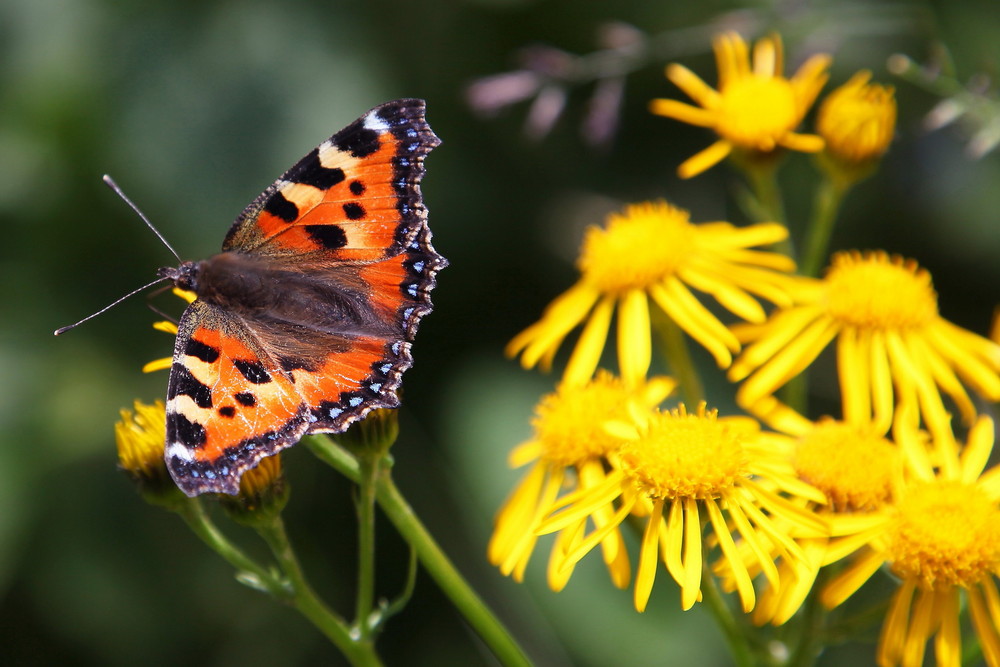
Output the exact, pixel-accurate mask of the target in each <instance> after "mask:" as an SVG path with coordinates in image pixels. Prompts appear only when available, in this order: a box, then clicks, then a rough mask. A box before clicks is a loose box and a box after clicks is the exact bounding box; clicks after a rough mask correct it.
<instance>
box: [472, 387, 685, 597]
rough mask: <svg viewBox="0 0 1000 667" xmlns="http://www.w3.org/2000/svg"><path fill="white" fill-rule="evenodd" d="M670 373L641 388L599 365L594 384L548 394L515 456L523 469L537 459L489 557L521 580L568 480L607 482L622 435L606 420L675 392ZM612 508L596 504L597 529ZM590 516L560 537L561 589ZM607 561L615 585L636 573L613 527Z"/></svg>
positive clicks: (551, 576) (552, 582) (553, 578)
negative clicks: (567, 559) (565, 564)
mask: <svg viewBox="0 0 1000 667" xmlns="http://www.w3.org/2000/svg"><path fill="white" fill-rule="evenodd" d="M675 385H676V383H675V382H674V381H673V380H671V379H669V378H664V377H660V378H652V379H651V380H650V381H649V382H648V383H646V384H644V385H643V386H642V387H641V388H637V387H628V388H627V387H626V386H625V384H624V383H623V382H622V381H621V380H619V379H617V378H614V377H612V376H611V374H610V373H607V372H606V371H599V372H598V373H597V375H596V377H595V378H594V379H593V380H592V381H591V382H589V383H588V384H585V385H581V386H576V385H570V384H566V383H563V384H562V385H560V386H559V388H558V390H557V391H556V392H555V393H554V394H549V395H547V396H545V397H544V398H542V400H541V402H540V403H539V405H538V407H537V408H536V417H535V420H534V428H535V435H534V437H533V438H532V439H531V440H528V441H527V442H525V443H523V444H521V445H520V446H519V447H517V448H516V449H515V450H514V451H513V452H511V455H510V463H511V465H512V466H514V467H519V466H522V465H525V464H527V463H530V462H532V461H533V462H534V464H533V465H532V467H531V469H530V470H529V471H528V473H527V474H526V475H525V476H524V478H523V479H522V480H521V482H520V484H519V485H518V487H517V488H516V489H515V490H514V492H513V493H512V494H511V496H510V498H509V499H508V500H507V502H506V503H504V506H503V507H502V508H501V509H500V511H499V512H498V513H497V517H496V523H495V528H494V531H493V537H492V538H491V539H490V544H489V560H490V563H492V564H493V565H496V566H498V567H499V568H500V571H501V572H503V574H505V575H513V577H514V579H515V580H516V581H522V580H523V579H524V570H525V568H526V567H527V565H528V559H529V558H530V557H531V553H532V550H533V549H534V546H535V542H536V540H537V536H536V534H535V528H536V527H537V525H538V523H539V521H540V520H541V519H542V517H544V516H545V515H546V514H548V513H549V510H550V508H551V505H552V503H553V502H554V501H555V500H556V498H557V496H558V494H559V493H560V491H561V490H562V489H563V488H564V487H565V486H567V485H570V486H576V487H578V488H580V489H589V488H591V487H594V486H596V485H598V484H600V483H602V482H603V481H604V477H605V461H606V457H607V456H608V454H609V453H610V452H613V451H614V449H616V448H617V446H618V440H617V439H615V438H613V437H612V436H610V435H609V434H608V433H607V432H606V431H605V430H604V427H603V426H604V423H605V422H607V421H608V420H610V419H613V418H616V417H617V418H622V417H623V416H624V415H623V413H624V410H625V406H626V405H627V404H628V403H630V402H633V401H634V402H637V403H638V404H640V405H642V406H644V407H652V406H654V405H657V404H659V403H660V402H661V401H662V400H663V399H664V398H666V397H667V395H668V394H669V393H670V392H671V391H673V389H674V387H675ZM613 514H614V511H613V509H612V508H611V506H610V504H608V505H607V506H606V507H603V508H601V507H599V508H596V509H594V511H593V513H592V519H593V521H594V522H595V524H596V525H597V526H598V527H599V528H603V527H604V526H606V525H607V524H608V521H609V520H610V518H611V516H612V515H613ZM585 524H586V517H583V518H581V519H580V521H579V522H577V523H576V524H574V525H570V526H567V528H566V529H564V530H562V531H561V532H560V534H559V536H558V537H557V538H556V544H555V545H554V546H553V549H552V558H551V559H550V567H549V572H548V582H549V587H550V588H552V590H555V591H559V590H562V588H563V586H565V585H566V582H567V581H568V580H569V577H570V575H571V574H572V568H566V569H562V568H558V567H555V566H556V565H561V563H562V554H564V553H565V552H566V551H568V550H571V549H572V548H575V546H576V545H577V544H578V543H579V540H580V536H581V534H582V531H583V529H584V527H585ZM601 548H602V550H603V552H604V559H605V562H606V563H607V565H608V570H609V571H610V573H611V579H612V581H613V582H614V584H615V585H616V586H618V587H619V588H624V587H625V586H627V585H628V582H629V579H630V578H631V569H630V566H629V561H628V554H627V553H626V551H625V545H624V542H623V541H622V537H621V534H620V533H619V532H618V530H617V529H615V530H613V531H611V532H610V533H609V534H608V535H607V536H606V537H605V538H604V539H603V540H602V541H601Z"/></svg>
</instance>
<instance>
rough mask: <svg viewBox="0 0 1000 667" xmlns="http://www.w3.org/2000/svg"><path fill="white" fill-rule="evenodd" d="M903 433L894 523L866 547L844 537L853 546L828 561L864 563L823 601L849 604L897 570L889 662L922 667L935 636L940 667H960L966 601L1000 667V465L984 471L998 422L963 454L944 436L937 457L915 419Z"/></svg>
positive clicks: (982, 428)
mask: <svg viewBox="0 0 1000 667" xmlns="http://www.w3.org/2000/svg"><path fill="white" fill-rule="evenodd" d="M895 435H896V442H897V443H898V445H899V446H900V448H901V449H902V450H903V451H904V452H905V454H906V455H905V457H904V460H905V462H906V467H907V472H908V475H907V476H906V477H905V478H904V480H905V481H903V482H902V483H900V484H898V485H897V486H896V488H895V489H894V490H893V498H892V502H891V504H889V505H888V506H887V507H886V508H885V510H884V514H885V517H886V520H885V521H884V523H883V524H882V525H881V527H880V529H879V530H877V531H876V532H875V533H874V535H869V536H868V539H867V540H865V541H864V542H862V543H860V544H859V540H858V536H851V537H845V538H843V542H844V543H845V544H843V545H837V544H836V543H834V544H833V545H832V547H831V549H830V552H829V553H828V557H827V562H833V561H834V560H836V559H837V558H840V557H843V556H846V555H848V554H855V556H854V559H853V561H852V562H851V563H850V564H849V565H848V567H847V568H846V569H844V570H843V571H842V572H841V573H840V574H839V575H838V576H837V577H836V578H835V579H834V580H833V581H831V582H830V584H829V585H828V586H827V587H826V588H825V589H824V590H823V592H822V595H821V600H822V602H823V603H824V604H825V605H826V606H827V607H831V608H832V607H835V606H837V605H839V604H841V603H842V602H844V601H845V600H846V599H847V598H849V597H850V596H851V595H853V594H854V592H855V591H857V590H858V589H859V588H860V587H861V585H862V584H864V583H865V582H866V581H868V579H869V578H871V577H872V576H873V575H874V574H875V573H876V572H878V571H879V570H880V569H882V568H883V566H887V567H888V569H889V570H890V571H891V572H892V574H893V575H894V576H895V577H896V578H897V579H898V580H899V588H898V590H897V591H896V593H895V594H894V595H893V598H892V601H891V602H890V604H889V611H888V614H887V616H886V620H885V622H884V623H883V625H882V633H881V637H880V639H879V646H878V654H877V661H878V664H879V665H881V666H882V667H890V666H892V665H903V666H904V667H919V666H920V665H922V664H924V652H925V650H926V644H927V642H928V641H930V640H931V639H933V640H934V652H935V656H936V658H937V664H938V665H944V666H948V667H959V665H961V664H962V638H961V632H960V618H959V616H960V611H961V609H962V608H963V607H964V606H966V605H963V604H962V598H965V601H966V603H967V607H968V609H969V612H970V615H971V621H972V628H973V630H974V632H975V633H976V635H977V636H978V639H979V644H980V647H981V649H982V653H983V658H984V659H985V661H986V663H987V664H988V665H991V667H997V666H998V665H1000V592H998V590H997V582H996V579H997V577H998V576H1000V466H994V467H993V468H991V469H990V470H989V471H987V472H986V473H983V469H984V468H985V466H986V463H987V461H988V460H989V458H990V453H991V451H992V449H993V439H994V426H993V421H992V420H991V419H989V418H988V417H981V418H980V419H979V420H978V421H977V422H976V423H975V425H974V426H973V427H972V429H971V430H970V432H969V437H968V443H967V444H966V445H965V447H963V448H960V447H959V445H958V444H957V443H956V442H955V439H954V436H953V435H952V434H951V432H950V430H949V431H948V432H947V433H940V434H937V435H936V436H935V440H936V441H937V442H936V443H935V444H934V446H933V448H932V450H928V446H927V443H926V440H925V439H924V438H922V437H921V435H920V434H919V432H918V431H917V430H916V428H915V426H914V425H913V422H912V421H910V420H908V419H904V418H900V419H897V420H896V430H895ZM930 451H933V452H934V453H935V455H934V456H933V457H932V456H930V455H929V453H930ZM932 458H933V459H934V463H931V460H932ZM838 552H839V553H838Z"/></svg>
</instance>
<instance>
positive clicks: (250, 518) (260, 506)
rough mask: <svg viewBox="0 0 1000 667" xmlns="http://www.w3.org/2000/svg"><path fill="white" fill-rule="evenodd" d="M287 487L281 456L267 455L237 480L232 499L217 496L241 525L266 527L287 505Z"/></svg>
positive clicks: (228, 496) (220, 495) (228, 512)
mask: <svg viewBox="0 0 1000 667" xmlns="http://www.w3.org/2000/svg"><path fill="white" fill-rule="evenodd" d="M288 497H289V487H288V484H287V483H286V482H285V476H284V474H283V473H282V470H281V455H280V454H275V455H274V456H267V457H265V458H263V459H261V460H260V463H258V464H257V465H256V467H254V468H251V469H250V470H247V471H246V472H245V473H243V476H242V477H241V478H240V490H239V493H237V494H236V495H235V496H230V495H226V494H219V504H220V505H221V506H222V509H224V510H225V511H226V514H228V515H229V518H231V519H232V520H233V521H235V522H237V523H240V524H242V525H244V526H251V527H253V526H268V525H271V524H272V523H273V522H274V520H275V518H277V517H278V515H280V514H281V512H282V510H284V509H285V505H287V504H288Z"/></svg>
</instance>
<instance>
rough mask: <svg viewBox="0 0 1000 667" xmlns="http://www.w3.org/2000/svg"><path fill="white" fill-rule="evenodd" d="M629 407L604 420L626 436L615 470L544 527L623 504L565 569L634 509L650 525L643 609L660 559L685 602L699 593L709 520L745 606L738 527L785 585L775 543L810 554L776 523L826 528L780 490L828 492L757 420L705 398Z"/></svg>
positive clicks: (642, 566) (566, 559)
mask: <svg viewBox="0 0 1000 667" xmlns="http://www.w3.org/2000/svg"><path fill="white" fill-rule="evenodd" d="M630 412H631V413H632V415H631V416H632V421H631V422H620V421H616V422H611V423H609V424H608V425H607V426H606V428H607V430H608V431H609V432H610V433H612V434H613V435H617V436H618V437H619V438H620V439H621V440H622V444H621V447H620V449H619V450H618V454H617V455H616V456H615V457H613V459H612V460H613V462H614V463H615V467H614V469H613V470H612V471H611V472H610V473H608V474H607V475H606V476H605V478H604V480H603V481H602V482H600V483H599V484H596V485H593V486H591V487H590V488H581V489H579V490H577V491H575V492H573V493H571V494H569V495H567V496H565V497H563V498H562V499H561V500H560V501H558V502H557V503H556V505H555V506H554V512H553V514H552V515H551V516H549V517H548V518H547V519H545V520H544V521H543V522H542V524H541V526H539V528H538V532H539V533H548V532H553V531H556V530H565V529H567V528H568V527H570V526H577V525H579V524H580V522H582V521H584V520H585V519H586V518H587V517H588V516H592V515H593V512H594V508H601V510H602V511H607V508H608V507H609V506H610V505H611V504H612V503H614V502H617V503H618V505H619V508H618V510H617V511H616V512H615V513H614V516H613V517H611V519H610V520H607V519H605V521H604V525H603V526H599V527H598V528H597V529H596V530H595V531H593V532H592V533H590V534H589V535H586V536H581V538H580V539H579V541H578V543H577V545H576V546H575V548H573V549H571V550H568V551H567V552H566V553H565V554H564V555H563V564H562V567H571V566H573V565H575V563H576V562H578V561H579V560H580V559H581V558H583V557H584V556H585V555H586V554H587V552H588V551H590V550H591V549H592V548H593V547H594V546H596V545H597V544H598V543H600V542H601V541H602V540H604V539H605V537H606V536H607V535H608V534H610V533H612V532H613V531H617V530H618V525H619V524H620V523H621V522H622V521H623V520H625V518H626V517H627V516H628V515H629V514H635V515H637V516H640V517H643V518H644V520H645V524H646V525H645V531H644V533H643V536H642V541H641V545H640V552H639V567H638V571H637V573H636V582H635V591H634V603H635V608H636V609H637V610H638V611H643V610H644V609H645V608H646V603H647V602H648V601H649V595H650V592H651V591H652V587H653V580H654V578H655V576H656V570H657V569H658V568H657V561H658V560H660V559H662V561H663V563H664V564H665V565H666V568H667V571H668V572H669V573H670V575H671V576H672V577H673V578H674V580H675V581H676V582H677V583H678V584H679V585H680V587H681V606H682V607H683V608H684V609H690V608H691V607H692V606H693V605H694V603H695V602H697V601H698V600H699V599H700V598H701V577H702V562H703V559H704V558H705V551H706V547H705V546H704V545H705V540H706V539H709V538H707V537H706V536H704V535H703V530H704V527H705V526H709V527H710V528H709V530H710V532H711V534H712V535H711V539H712V540H713V541H715V542H716V543H717V544H718V546H719V547H720V549H721V551H722V554H723V557H724V558H725V559H727V560H728V561H729V564H730V567H731V568H732V571H733V573H734V580H735V582H736V588H737V590H738V592H739V596H740V600H741V601H742V603H743V609H744V611H749V610H750V609H752V608H753V606H754V601H755V595H754V589H753V584H752V583H751V580H750V575H749V573H748V571H747V568H746V567H745V566H744V564H743V560H742V558H741V557H740V553H739V550H738V548H737V546H736V544H735V542H734V539H733V533H734V532H735V533H738V534H739V535H740V536H741V537H742V539H743V540H744V541H745V542H746V543H747V544H749V545H750V548H751V550H752V552H753V554H754V555H755V556H756V559H757V560H756V565H758V566H759V568H760V570H761V571H763V572H764V574H765V576H766V577H767V578H768V580H769V581H771V582H772V583H777V578H778V572H777V568H776V567H775V564H774V561H773V559H772V556H771V555H770V554H769V553H768V550H769V548H771V547H772V546H773V545H775V544H777V545H778V549H777V550H778V552H779V553H780V555H781V556H782V557H784V558H789V559H793V560H798V559H801V558H802V553H801V550H800V549H799V547H798V545H796V544H795V542H794V541H792V540H791V539H790V538H789V537H788V536H787V535H786V534H784V533H783V532H782V530H780V529H779V528H778V520H782V521H788V522H790V523H792V524H795V525H802V526H805V527H807V528H808V529H811V530H814V531H816V530H821V529H822V528H823V526H822V524H821V522H819V521H818V520H817V519H816V518H815V517H814V515H812V514H811V513H809V512H806V511H803V510H801V509H800V508H798V507H796V506H795V505H794V503H792V502H790V501H789V500H787V499H786V498H784V497H783V496H781V495H779V494H778V493H776V492H775V490H779V491H785V492H791V493H792V494H795V495H798V494H801V493H803V492H805V493H809V494H810V495H811V496H812V497H814V498H815V499H817V500H819V501H822V496H821V495H819V494H818V492H816V491H814V490H811V489H808V487H806V486H805V485H803V484H802V483H801V482H799V481H798V480H796V479H795V478H794V473H793V471H792V469H791V467H790V466H789V465H788V464H787V462H786V461H784V460H782V459H781V457H780V456H778V455H776V454H774V453H773V452H772V451H770V450H769V449H768V448H766V447H763V446H761V444H760V441H759V438H758V436H759V428H758V426H757V423H756V422H755V421H754V420H752V419H750V418H745V417H730V418H722V419H719V418H718V417H717V414H716V411H714V410H713V411H706V410H705V406H704V404H701V405H700V406H699V407H698V409H697V411H696V412H694V413H693V414H689V413H688V412H687V411H686V409H685V408H684V406H683V405H681V406H680V407H679V408H678V409H676V410H671V411H669V412H659V411H652V412H648V411H647V412H641V411H639V410H637V409H635V407H634V406H633V408H632V409H631V410H630ZM769 486H771V487H772V488H768V487H769ZM560 510H561V511H560Z"/></svg>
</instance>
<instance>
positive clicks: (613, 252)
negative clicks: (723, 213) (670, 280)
mask: <svg viewBox="0 0 1000 667" xmlns="http://www.w3.org/2000/svg"><path fill="white" fill-rule="evenodd" d="M693 244H694V229H693V227H692V225H691V223H690V222H689V221H688V212H687V211H685V210H683V209H679V208H674V207H673V206H671V205H670V204H668V203H666V202H665V201H658V202H645V203H642V204H633V205H630V206H626V207H625V211H624V213H612V214H611V215H609V216H608V219H607V223H606V225H605V228H603V229H602V228H600V227H590V228H589V229H587V232H586V236H585V237H584V239H583V249H582V251H581V253H580V259H579V261H578V263H577V265H578V267H579V269H580V271H581V273H583V275H584V279H585V280H587V281H588V282H590V283H591V284H593V285H594V286H595V287H596V288H597V289H598V290H600V291H601V292H604V293H614V292H624V291H627V290H630V289H645V288H646V287H648V286H649V285H651V284H653V283H657V282H659V281H660V280H662V279H663V278H664V277H665V276H667V275H669V274H671V273H672V272H674V271H675V270H676V269H677V267H678V266H680V265H681V263H682V262H684V260H685V258H686V257H688V256H689V255H690V254H691V251H692V246H693Z"/></svg>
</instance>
